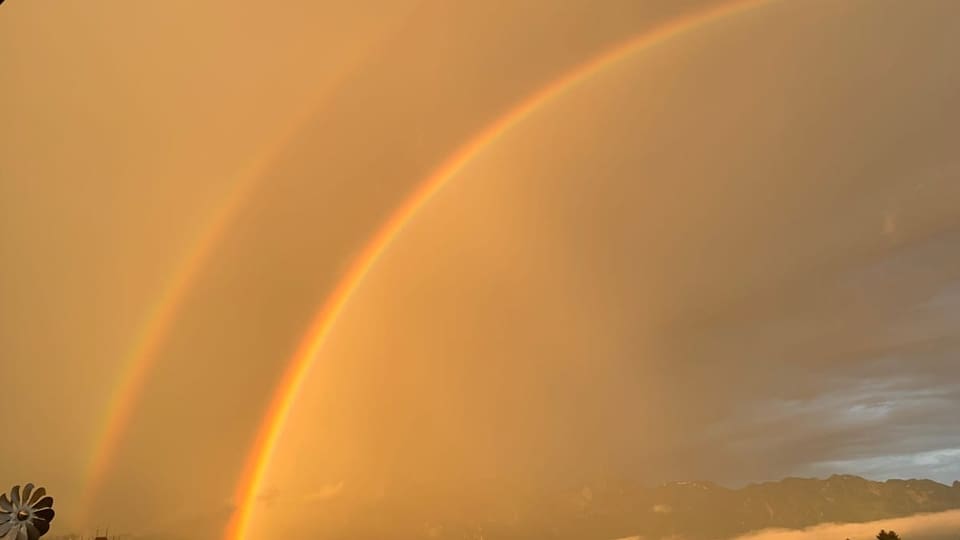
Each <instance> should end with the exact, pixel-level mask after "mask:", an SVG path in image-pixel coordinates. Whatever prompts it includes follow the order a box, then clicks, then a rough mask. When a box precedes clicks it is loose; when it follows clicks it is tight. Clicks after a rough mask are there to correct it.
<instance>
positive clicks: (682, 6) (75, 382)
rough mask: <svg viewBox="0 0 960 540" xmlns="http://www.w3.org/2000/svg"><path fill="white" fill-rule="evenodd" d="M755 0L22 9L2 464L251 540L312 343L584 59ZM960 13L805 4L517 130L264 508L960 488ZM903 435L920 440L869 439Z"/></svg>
mask: <svg viewBox="0 0 960 540" xmlns="http://www.w3.org/2000/svg"><path fill="white" fill-rule="evenodd" d="M720 4H722V2H710V1H694V0H689V1H687V0H685V1H682V2H677V1H667V0H656V1H653V0H651V1H647V2H633V1H626V0H624V1H619V0H615V1H610V2H605V3H603V4H602V5H600V6H598V5H597V4H596V3H594V2H587V1H583V2H581V1H571V2H564V3H559V2H540V1H531V2H521V3H519V4H518V3H516V2H506V1H504V2H482V3H481V2H463V3H457V4H451V3H449V2H440V1H436V2H432V1H423V2H413V1H412V0H411V1H399V0H398V1H392V2H359V3H339V4H330V3H324V2H298V1H290V2H279V3H276V5H271V6H270V7H269V8H267V7H265V6H263V5H262V3H254V2H247V1H241V2H229V3H228V2H221V1H219V0H216V1H212V2H206V3H196V2H186V1H172V2H166V3H164V4H155V3H130V2H123V1H120V0H104V1H98V2H89V1H88V2H81V1H63V2H42V1H39V0H33V1H30V0H8V1H7V2H5V3H4V4H3V6H0V88H3V90H2V91H0V96H2V99H0V263H2V269H0V298H2V301H0V367H2V368H4V369H3V372H4V380H5V381H6V382H7V383H8V385H7V387H8V388H9V389H10V391H9V392H8V403H9V405H8V408H7V411H8V418H10V419H11V422H10V423H9V424H8V425H9V426H10V435H11V437H10V438H9V439H8V444H6V445H4V447H3V449H0V478H6V479H8V483H10V484H12V483H15V482H25V481H28V480H30V481H37V482H41V483H43V484H45V485H47V487H48V490H50V491H51V492H52V493H54V495H55V496H57V497H58V518H57V519H58V521H56V522H55V529H54V532H53V533H52V534H66V533H69V532H73V531H78V532H79V531H81V530H84V529H83V528H84V527H95V526H97V525H101V524H102V525H107V524H111V526H112V527H114V530H122V531H129V532H131V533H138V534H150V535H153V537H155V538H157V539H161V538H171V539H172V538H209V537H211V535H218V534H220V533H221V531H222V527H223V525H224V524H225V522H226V518H227V516H228V515H229V512H230V508H231V505H233V504H234V503H235V502H234V501H233V500H232V497H233V494H234V490H235V488H236V485H237V482H238V481H239V476H240V474H241V470H242V468H243V463H244V460H245V459H247V456H248V453H249V449H250V448H249V447H250V445H251V444H252V441H253V440H254V437H255V433H256V430H257V428H258V426H259V424H260V421H261V417H262V415H263V414H264V410H265V408H266V406H267V403H268V401H269V399H270V397H271V394H272V392H273V391H274V389H275V386H276V384H277V381H278V379H279V377H280V375H281V373H282V372H283V370H284V368H285V366H286V362H287V361H288V360H289V358H290V357H291V356H292V355H293V353H294V351H295V349H296V347H297V345H298V343H299V342H300V341H301V340H302V339H303V337H304V333H305V332H306V331H307V329H308V325H309V323H310V320H311V319H312V318H313V316H314V315H315V312H316V310H318V309H319V308H320V306H321V305H322V304H323V302H324V299H325V298H326V297H327V295H328V294H329V293H330V292H331V291H332V290H334V288H335V286H336V284H337V282H338V279H339V278H340V277H341V275H342V274H343V272H345V271H346V270H347V268H348V267H349V264H350V261H351V260H352V258H353V257H355V256H357V255H358V254H359V253H360V252H361V250H362V248H363V246H364V245H365V244H366V243H367V241H368V239H369V237H370V236H371V235H373V234H374V232H375V231H376V230H377V229H378V228H379V227H380V226H381V224H382V222H383V221H384V220H385V219H387V217H388V216H389V215H390V214H391V212H392V211H393V210H394V209H395V208H396V206H397V205H399V204H400V203H401V202H402V201H403V200H404V198H405V197H406V196H407V195H408V194H409V193H410V192H411V190H412V189H413V188H414V187H415V186H416V185H418V183H419V182H420V181H422V180H423V179H424V178H426V177H427V176H428V175H429V173H430V172H431V171H432V170H434V169H435V168H436V167H438V166H439V165H440V164H441V163H443V161H444V160H445V159H446V158H447V157H448V156H449V155H450V154H451V153H452V152H454V151H455V150H456V149H457V148H458V147H460V146H461V145H462V144H464V143H465V142H466V141H467V140H469V138H470V137H471V136H473V135H474V134H476V133H477V132H479V131H480V130H481V129H483V127H484V126H485V125H488V124H489V123H490V122H493V121H494V120H495V119H496V118H498V117H499V116H500V115H502V114H503V113H505V112H506V111H508V110H510V108H511V107H513V106H514V105H516V104H517V103H520V102H522V101H523V100H524V99H525V98H526V97H527V96H529V95H530V94H531V93H533V92H535V91H536V90H537V89H538V88H540V87H542V86H543V85H545V84H547V83H548V82H549V81H552V80H554V79H556V78H557V77H559V76H561V75H562V74H563V73H566V72H568V71H570V70H571V69H573V68H575V67H576V66H578V65H581V64H582V63H584V62H586V61H588V60H589V59H591V58H594V57H596V55H598V54H601V53H602V52H603V51H606V50H609V48H610V47H612V46H614V45H615V44H617V43H620V42H623V41H624V40H625V39H627V38H630V37H631V36H637V35H642V34H643V33H644V32H645V31H648V30H650V29H651V28H654V27H656V26H657V25H658V24H661V23H664V22H666V21H669V20H672V19H674V18H677V17H682V16H684V15H686V14H689V13H696V12H698V11H701V10H703V9H704V8H710V7H716V6H718V5H720ZM891 13H895V16H891ZM956 15H957V13H956V7H955V6H954V5H953V4H952V3H950V2H929V3H924V4H922V5H912V6H911V7H905V6H904V5H903V4H898V3H896V2H872V3H871V2H868V1H862V2H861V1H854V2H847V3H843V4H839V3H828V2H814V3H805V4H802V5H800V4H795V3H781V2H771V3H770V5H769V6H764V7H762V8H758V9H755V10H751V11H750V12H747V13H745V14H742V15H738V16H736V17H735V18H732V19H731V20H728V21H724V22H722V23H717V24H715V25H710V26H708V27H705V28H702V29H699V30H697V31H696V32H690V33H689V34H685V35H683V36H682V37H679V38H677V39H675V40H672V41H670V42H669V43H665V44H664V45H662V46H660V47H657V48H656V49H654V50H650V51H646V52H643V53H642V54H637V55H635V56H633V57H631V58H630V59H628V60H626V61H623V62H620V63H618V64H617V65H616V66H614V67H612V68H610V69H608V70H605V71H603V72H602V73H601V74H600V75H598V76H596V77H592V78H590V79H589V80H588V81H586V82H585V83H584V84H582V85H580V86H578V87H577V88H576V89H574V90H573V91H571V92H570V93H568V94H566V95H564V96H563V97H562V98H561V99H558V100H556V101H555V102H553V103H551V104H549V105H548V106H545V107H544V108H543V109H542V110H538V111H537V112H536V113H535V114H532V115H531V116H530V117H529V118H527V119H526V120H524V121H523V122H522V123H521V124H519V125H518V126H516V128H515V129H513V130H511V131H510V132H509V133H507V134H506V135H505V136H504V137H503V138H502V139H500V140H498V141H497V142H496V143H495V144H492V145H490V146H489V147H487V148H486V149H484V150H483V151H482V152H480V153H479V154H478V155H477V156H476V157H475V158H474V159H472V160H471V161H470V162H469V163H468V164H467V166H466V167H465V168H464V169H463V170H462V171H460V172H459V173H458V174H457V175H456V177H455V178H454V179H453V180H452V181H451V182H450V183H449V185H448V186H447V187H446V188H444V190H443V191H442V192H441V193H439V194H438V195H437V197H436V198H435V200H433V201H431V202H430V203H429V204H428V205H426V206H425V207H424V208H423V210H422V211H420V212H419V213H418V214H417V215H416V216H415V218H414V219H412V220H411V221H410V223H409V225H408V227H407V229H406V230H405V231H404V232H403V234H402V235H401V236H400V237H398V239H397V240H396V241H395V242H394V243H393V244H392V245H391V247H390V249H389V250H388V251H387V252H386V253H385V254H384V255H383V257H382V260H380V261H379V262H378V264H377V265H376V266H375V267H373V268H372V269H371V272H370V274H369V276H368V279H367V280H366V281H365V282H364V284H363V285H362V287H360V288H359V289H358V290H357V292H356V296H355V298H353V299H352V300H351V301H350V303H349V304H348V305H347V306H346V307H345V309H344V312H343V317H342V320H341V321H340V323H339V324H338V326H337V328H336V331H335V332H333V333H332V334H331V335H330V340H329V342H328V343H327V344H326V345H325V346H324V348H323V349H322V350H321V351H320V352H319V354H318V361H317V365H316V366H315V368H314V369H313V370H312V371H311V372H310V375H309V377H308V378H307V379H306V380H305V382H304V386H303V392H302V394H301V396H300V397H299V399H298V401H297V402H296V406H295V407H294V408H293V410H292V416H291V418H290V420H289V422H288V426H287V428H286V430H285V431H284V432H283V434H282V437H281V438H280V441H279V446H278V449H277V454H276V456H275V458H274V462H273V464H272V466H271V469H270V473H269V475H268V478H267V480H266V484H265V485H264V489H265V492H264V494H263V497H262V498H261V501H262V503H261V505H260V506H259V507H258V508H257V509H256V512H255V516H254V521H253V527H254V529H253V530H254V531H259V532H260V534H262V533H263V532H264V531H274V532H282V533H283V534H285V535H294V534H295V533H296V531H301V533H302V534H306V535H307V536H306V537H313V536H310V535H313V534H320V533H322V532H323V531H328V532H329V531H335V530H340V529H337V528H338V527H344V525H343V523H342V522H339V521H337V520H347V519H354V518H348V517H344V516H351V515H353V514H352V512H354V511H355V509H351V508H349V505H350V504H353V505H362V504H363V501H364V500H367V499H368V498H369V497H376V496H378V495H377V494H378V493H383V492H390V493H392V492H395V491H403V490H408V493H410V494H417V497H420V498H421V499H422V501H434V499H431V497H437V499H436V501H447V502H436V503H433V502H423V503H422V504H423V505H426V506H429V505H430V504H436V505H437V508H441V507H442V508H445V510H444V511H447V510H446V509H447V506H448V504H453V503H452V502H449V501H451V494H452V493H455V494H457V495H458V496H459V497H460V499H459V501H460V502H459V503H458V504H460V503H462V504H468V501H473V502H475V503H476V504H478V505H492V506H496V503H494V502H491V501H493V500H497V498H498V497H500V495H499V493H500V492H499V490H501V489H503V486H504V485H511V486H512V485H517V486H526V487H524V488H522V489H527V487H529V486H548V485H552V484H553V483H558V484H562V483H569V482H573V483H576V482H580V481H584V480H583V479H586V478H596V477H600V476H604V475H615V476H622V477H631V478H637V479H640V480H643V481H651V482H654V481H661V480H663V479H668V478H687V477H704V478H711V479H715V480H718V481H722V482H729V483H734V484H736V483H738V482H744V481H748V480H755V479H764V478H775V477H779V476H782V475H785V474H818V475H819V474H826V473H829V472H834V471H835V470H841V469H842V470H843V472H847V471H849V472H858V473H862V474H867V475H873V476H875V477H882V476H889V475H905V474H916V475H926V476H931V477H934V478H936V479H938V480H947V479H949V478H952V477H953V476H958V475H960V470H957V469H956V467H955V466H950V465H949V464H947V465H944V464H943V463H942V462H941V461H938V459H939V458H938V457H937V456H940V455H946V454H943V452H947V451H952V449H955V448H958V447H960V439H956V435H955V434H954V433H952V432H950V430H948V429H946V428H945V427H944V426H947V425H949V419H950V416H949V414H948V413H947V412H945V411H948V410H951V407H952V406H953V405H956V401H957V399H960V398H957V396H958V395H960V393H958V390H957V389H958V388H960V380H956V379H955V378H954V377H953V376H952V375H950V373H951V370H950V367H949V366H950V364H949V359H950V358H951V353H952V352H955V351H954V348H953V347H955V345H954V344H953V340H952V339H951V336H952V334H951V328H952V327H953V321H955V320H956V319H955V317H956V316H957V315H960V313H958V308H960V304H957V303H956V296H955V295H956V290H957V289H956V279H957V277H958V276H960V259H956V258H955V256H954V255H952V254H953V253H955V250H954V248H955V247H956V246H955V243H956V242H957V241H958V240H960V237H958V236H957V235H956V232H955V231H956V229H955V225H956V223H957V219H958V217H960V215H958V213H957V209H956V208H957V207H956V203H955V201H956V200H958V199H957V198H956V197H957V195H960V193H957V191H958V189H960V188H958V186H960V182H957V181H956V180H957V175H958V173H960V162H958V161H957V158H956V155H955V150H954V145H953V141H955V140H958V138H957V137H956V135H957V133H956V126H957V125H960V123H958V122H957V120H960V116H958V113H960V109H958V108H957V107H956V103H955V96H956V95H958V93H957V92H958V89H960V69H958V68H957V67H956V66H955V65H954V64H955V63H954V62H951V61H950V59H949V58H947V56H945V55H944V54H943V51H944V50H945V49H946V48H949V44H950V43H952V40H954V39H955V38H954V36H955V35H957V31H958V30H960V29H958V28H957V23H956V21H957V20H960V18H957V17H956ZM238 190H239V192H249V193H250V195H249V196H248V197H240V198H238V199H237V202H236V203H228V202H226V201H230V200H231V196H232V195H233V194H236V193H237V192H238ZM241 199H242V200H241ZM210 231H214V232H213V233H211V232H210ZM204 235H206V236H204ZM204 238H208V239H209V241H208V240H202V241H201V240H198V239H204ZM198 246H199V247H198ZM201 251H202V256H199V255H197V253H200V252H201ZM185 269H186V270H185ZM184 276H185V277H184ZM171 290H176V294H172V293H169V291H171ZM171 295H172V296H175V297H176V302H175V304H170V305H173V306H174V307H173V308H172V309H171V310H169V320H170V323H169V325H167V326H166V327H164V330H163V333H162V339H161V338H158V339H157V340H156V345H155V351H154V353H152V358H153V361H152V363H151V367H150V369H149V371H145V373H146V375H145V378H144V383H143V385H142V387H138V389H137V391H136V392H132V393H131V395H132V396H133V397H131V398H129V399H127V398H124V399H123V400H122V401H123V402H124V403H126V406H128V407H129V421H128V422H125V423H124V424H123V427H122V428H121V429H119V430H118V431H117V433H119V435H118V436H117V438H116V441H117V442H116V444H115V445H114V446H115V448H113V450H112V452H113V453H112V454H111V456H112V457H111V458H110V459H108V460H106V465H105V466H104V467H103V473H102V485H101V487H100V489H99V493H98V494H97V495H96V496H91V497H90V498H88V499H86V500H82V499H83V493H85V492H86V491H85V490H87V489H88V486H86V484H88V483H89V482H90V463H91V459H92V455H93V454H96V453H97V452H99V451H100V450H101V449H102V448H103V446H104V445H103V441H102V440H101V439H102V437H103V433H104V426H105V425H107V424H109V423H110V422H111V421H112V420H111V417H112V415H113V416H115V411H112V410H111V408H115V407H116V405H115V404H116V402H117V399H118V398H115V396H116V395H118V391H119V390H118V389H120V388H122V385H123V384H124V380H125V378H124V377H125V376H124V373H126V372H127V371H129V369H130V366H131V365H135V363H136V362H138V361H140V360H141V359H142V357H143V356H144V354H143V353H142V352H140V351H141V349H142V347H141V346H140V344H141V342H142V340H143V336H144V335H145V329H148V330H149V331H148V332H146V333H148V334H151V333H154V332H155V331H154V330H151V328H160V326H161V325H157V324H153V326H151V324H152V323H151V321H153V319H152V318H151V317H154V316H155V315H154V314H155V313H156V312H157V309H156V308H157V306H158V305H166V304H162V303H163V302H166V300H165V299H168V298H170V297H172V296H171ZM168 304H169V303H168ZM151 335H153V334H151ZM157 335H160V334H157ZM931 396H932V397H931ZM916 415H923V418H925V419H927V421H925V422H922V423H918V422H916V421H913V420H911V419H912V418H915V417H916ZM824 417H829V418H831V419H832V420H831V422H823V421H822V418H824ZM18 418H22V419H29V420H28V421H20V420H17V419H18ZM818 419H820V420H819V421H818ZM787 421H789V422H791V423H792V425H795V426H796V429H795V430H794V431H793V432H791V433H790V434H789V435H786V434H783V433H782V431H781V430H778V429H777V428H776V426H777V425H779V424H781V423H783V422H787ZM871 426H872V427H871ZM878 426H887V429H895V430H898V431H897V432H898V433H904V434H906V435H904V436H903V437H900V438H898V440H897V441H889V442H885V443H883V444H880V443H876V444H873V445H872V446H871V448H872V450H871V452H868V453H866V454H865V453H864V452H863V451H862V449H861V447H860V446H858V445H860V444H861V443H862V442H863V440H864V437H869V433H872V432H874V431H876V430H877V429H880V428H879V427H878ZM868 428H870V429H868ZM717 441H723V444H722V445H720V446H718V444H717ZM917 456H921V457H917ZM931 462H932V463H934V465H927V466H926V467H927V468H924V466H922V465H921V464H922V463H931ZM561 472H562V474H561ZM98 474H99V473H98ZM452 479H456V481H455V482H452V481H451V480H452ZM517 489H521V488H517ZM454 499H456V498H454ZM333 500H339V501H341V503H342V504H343V505H346V506H345V509H341V510H336V511H334V510H330V511H329V512H327V513H323V512H321V513H320V514H317V515H316V519H315V520H314V522H311V523H307V524H306V525H304V524H301V523H299V522H298V521H295V520H298V519H303V518H300V517H297V516H302V512H303V509H304V508H315V507H318V505H319V507H323V506H324V505H326V504H332V503H331V501H333ZM351 501H352V502H351ZM357 507H359V506H357ZM81 508H83V510H81ZM84 511H86V512H87V513H88V514H89V517H87V518H83V517H82V516H81V512H84ZM419 511H420V510H416V511H415V512H414V513H416V512H419ZM318 512H320V511H319V510H318ZM324 512H326V511H324ZM308 521H309V520H308ZM294 523H296V525H293V524H294ZM291 537H294V536H291Z"/></svg>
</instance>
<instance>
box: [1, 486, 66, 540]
mask: <svg viewBox="0 0 960 540" xmlns="http://www.w3.org/2000/svg"><path fill="white" fill-rule="evenodd" d="M53 516H54V512H53V497H51V496H49V495H47V490H46V489H44V488H40V489H37V490H34V489H33V484H27V485H26V486H24V487H23V494H22V495H21V493H20V486H13V489H11V490H10V497H7V494H6V493H4V494H2V495H0V540H37V539H38V538H40V537H41V536H43V535H45V534H47V531H49V530H50V522H51V521H53Z"/></svg>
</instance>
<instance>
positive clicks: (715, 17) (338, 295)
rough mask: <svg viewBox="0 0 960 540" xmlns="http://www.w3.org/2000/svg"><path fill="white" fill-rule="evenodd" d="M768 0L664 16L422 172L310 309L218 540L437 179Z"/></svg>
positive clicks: (242, 508) (240, 511)
mask: <svg viewBox="0 0 960 540" xmlns="http://www.w3.org/2000/svg"><path fill="white" fill-rule="evenodd" d="M771 1H774V0H736V1H733V2H729V3H725V4H723V5H720V6H717V7H713V8H709V9H706V10H703V11H698V12H695V13H692V14H689V15H686V16H683V17H680V18H677V19H674V20H672V21H668V22H667V23H665V24H663V25H661V26H658V27H656V28H654V29H653V30H651V31H649V32H645V33H643V34H641V35H639V36H635V37H633V38H631V39H629V40H627V41H626V42H624V43H621V44H619V45H617V46H615V47H613V48H611V49H609V50H608V51H606V52H604V53H602V54H600V55H599V56H597V57H595V58H593V59H592V60H590V61H588V62H586V63H584V64H582V65H580V66H578V67H576V68H574V69H573V70H572V71H570V72H568V73H566V74H565V75H563V76H561V77H560V78H559V79H557V80H555V81H553V82H551V83H550V84H548V85H546V86H545V87H543V88H542V89H540V90H539V91H537V92H535V93H534V94H532V95H530V96H529V97H527V98H526V99H524V100H523V101H522V102H521V103H519V104H518V105H516V106H515V107H514V108H513V109H511V110H509V111H508V112H507V113H506V114H504V115H502V116H501V117H499V118H498V119H497V120H495V121H494V122H493V123H492V124H490V125H488V126H487V127H486V128H484V129H483V130H482V131H480V132H479V133H477V134H476V135H474V136H473V137H472V138H471V139H470V140H469V141H467V142H466V143H465V144H464V145H463V146H461V147H460V148H459V149H458V150H457V151H456V152H454V153H453V154H452V155H450V157H448V158H447V159H446V161H444V162H443V163H442V164H441V165H440V166H439V167H438V168H437V169H436V170H435V171H434V172H433V173H432V174H431V175H430V176H429V177H427V178H426V180H424V181H423V182H422V183H421V184H420V185H419V186H418V187H417V188H416V190H415V191H414V192H413V193H411V194H410V195H409V196H408V197H407V199H406V200H405V201H404V202H403V204H401V205H400V206H399V207H398V208H397V209H396V210H395V211H394V212H393V214H392V215H391V216H390V218H389V219H388V220H387V221H386V222H385V223H384V224H383V225H382V226H381V227H380V229H379V230H378V231H377V233H376V234H375V235H374V236H373V237H372V238H371V239H370V241H369V242H368V243H367V244H366V247H364V248H363V250H362V251H361V252H360V254H359V255H358V256H357V257H356V258H355V259H354V260H353V263H352V264H351V266H350V267H349V269H348V271H347V272H346V273H345V274H344V276H343V278H342V279H341V280H340V282H339V283H338V284H337V286H336V288H335V289H334V290H333V292H332V293H331V294H330V296H329V297H328V299H327V301H326V303H325V304H324V305H323V306H322V307H321V309H320V310H319V311H318V312H317V314H316V316H315V317H314V319H313V321H312V323H311V324H310V327H309V329H308V331H307V333H306V334H305V337H304V339H303V340H302V342H301V343H300V345H299V347H298V348H297V350H296V352H295V353H294V355H293V357H292V358H291V360H290V361H289V363H288V367H287V369H286V371H285V372H284V374H283V376H282V378H281V380H280V382H279V383H278V385H277V387H276V391H275V392H274V396H273V399H272V400H271V402H270V404H269V407H268V408H267V410H266V413H265V414H264V417H263V420H262V422H261V425H260V429H259V431H258V433H257V436H256V439H255V440H254V443H253V446H252V449H251V451H250V454H249V456H248V459H247V463H246V465H245V468H244V470H243V471H242V473H241V477H240V482H239V484H238V486H237V489H236V492H235V494H234V501H235V504H236V505H237V508H236V510H235V512H234V514H233V516H232V517H231V520H230V523H229V524H228V526H227V529H226V531H225V539H226V540H245V538H246V536H247V532H248V529H249V527H250V522H251V518H252V514H253V510H254V506H255V502H256V498H257V495H258V493H259V491H260V489H261V486H262V484H263V480H264V477H265V476H266V472H267V469H268V467H269V465H270V460H271V457H272V456H273V453H274V450H275V449H276V446H277V441H278V439H279V437H280V434H281V432H282V431H283V428H284V425H285V423H286V420H287V417H288V416H289V413H290V410H291V408H292V406H293V403H294V401H295V400H296V397H297V395H298V393H299V392H300V388H301V386H302V385H303V382H304V380H305V379H306V377H307V373H308V372H309V371H310V367H311V366H312V365H313V362H314V360H315V359H316V357H317V353H318V352H319V351H320V349H321V347H322V346H323V344H324V342H325V341H326V338H327V336H328V335H329V334H330V331H331V330H332V329H333V327H334V324H335V323H336V321H337V318H338V316H339V315H340V313H341V312H342V311H343V308H344V306H345V305H346V304H347V302H348V301H349V300H350V297H351V296H352V295H353V293H354V291H356V290H357V288H358V287H359V286H360V284H361V283H362V281H363V279H364V277H365V276H366V275H367V273H368V272H369V271H370V269H371V268H372V267H373V266H374V265H375V264H376V262H377V260H378V259H379V258H380V256H381V255H382V254H383V252H384V251H385V250H386V249H387V247H388V246H389V245H390V243H391V242H393V240H394V239H395V238H396V237H397V236H398V235H399V234H400V233H401V232H402V231H403V228H404V226H405V225H406V224H407V223H408V222H409V221H410V219H411V218H412V217H413V216H414V215H416V213H417V211H419V210H420V208H422V207H423V206H424V205H426V204H427V203H428V202H429V201H430V199H431V198H432V197H433V196H434V195H435V194H436V193H437V192H438V191H439V190H440V189H441V188H442V187H443V186H444V184H446V183H447V182H448V181H449V180H450V179H452V178H453V177H454V176H456V174H457V173H458V172H459V171H460V170H461V169H463V168H464V166H465V165H466V164H467V163H469V162H470V161H471V160H472V159H473V158H474V157H475V156H476V155H477V154H479V153H480V152H481V151H482V150H483V149H484V148H486V147H487V146H489V145H490V144H492V143H494V142H496V140H497V139H498V138H500V137H501V136H502V135H503V134H504V133H506V132H507V131H509V130H510V129H511V128H512V127H514V126H516V125H517V124H519V123H520V122H522V121H523V120H524V119H525V118H527V117H528V116H530V115H531V114H532V113H534V112H535V111H537V110H539V109H541V108H543V107H544V106H545V105H546V104H548V103H549V102H550V101H552V100H554V99H556V98H557V97H558V96H561V95H562V94H564V93H565V92H566V91H568V90H569V89H570V88H572V87H573V86H575V85H576V84H578V83H580V82H582V81H584V80H586V79H588V78H589V77H591V76H593V75H595V74H597V73H598V72H600V71H602V70H604V69H605V68H608V67H610V66H612V65H613V64H616V63H617V62H618V61H620V60H623V59H625V58H627V57H629V56H630V55H632V54H634V53H637V52H639V51H642V50H645V49H648V48H650V47H652V46H654V45H656V44H658V43H663V42H664V41H666V40H669V39H671V38H674V37H676V36H678V35H680V34H683V33H686V32H689V31H691V30H695V29H697V28H700V27H701V26H703V25H705V24H708V23H713V22H717V21H719V20H722V19H725V18H727V17H729V16H732V15H735V14H737V13H742V12H744V11H747V10H749V9H751V8H756V7H758V6H760V5H762V4H766V3H768V2H771Z"/></svg>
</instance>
